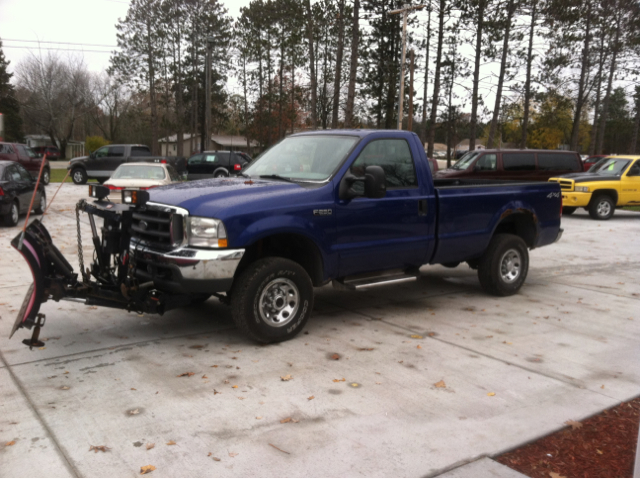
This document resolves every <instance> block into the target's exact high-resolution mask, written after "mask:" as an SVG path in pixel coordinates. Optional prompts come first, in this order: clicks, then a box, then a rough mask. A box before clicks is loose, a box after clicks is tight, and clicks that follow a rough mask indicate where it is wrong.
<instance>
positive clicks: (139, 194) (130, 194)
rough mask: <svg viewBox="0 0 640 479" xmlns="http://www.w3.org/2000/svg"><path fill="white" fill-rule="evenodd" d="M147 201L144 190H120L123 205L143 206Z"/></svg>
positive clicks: (147, 195)
mask: <svg viewBox="0 0 640 479" xmlns="http://www.w3.org/2000/svg"><path fill="white" fill-rule="evenodd" d="M147 201H149V192H148V191H144V190H122V203H124V204H125V205H138V206H140V205H144V204H145V203H146V202H147Z"/></svg>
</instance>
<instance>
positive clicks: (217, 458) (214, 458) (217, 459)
mask: <svg viewBox="0 0 640 479" xmlns="http://www.w3.org/2000/svg"><path fill="white" fill-rule="evenodd" d="M211 459H213V460H214V461H218V462H220V458H219V457H215V456H214V457H212V458H211Z"/></svg>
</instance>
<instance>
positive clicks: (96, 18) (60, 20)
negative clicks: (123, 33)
mask: <svg viewBox="0 0 640 479" xmlns="http://www.w3.org/2000/svg"><path fill="white" fill-rule="evenodd" d="M222 3H223V4H224V5H225V6H226V8H227V9H228V10H229V15H231V16H232V17H233V18H237V17H238V15H239V13H240V8H241V7H242V6H245V5H248V4H249V0H233V1H231V0H228V1H225V2H222ZM128 7H129V2H128V1H127V0H0V38H2V42H3V51H4V54H5V57H6V58H7V60H9V61H10V62H11V64H10V66H9V69H10V71H12V72H13V71H15V67H16V65H17V64H18V63H19V62H20V60H21V59H23V58H25V57H27V56H28V55H33V54H35V55H38V54H39V51H41V52H42V53H43V54H45V53H47V51H48V50H47V49H54V50H58V51H59V52H63V54H71V55H80V56H83V57H84V60H85V62H86V64H87V66H88V68H89V70H91V71H95V72H100V71H104V70H105V69H106V68H107V67H108V66H109V57H110V52H111V50H113V49H115V47H116V28H115V25H116V23H118V18H124V17H125V16H126V15H127V9H128ZM38 42H39V43H38ZM49 42H51V43H49ZM53 42H61V43H53ZM70 43H73V45H70ZM39 49H40V50H39ZM65 50H68V53H64V51H65Z"/></svg>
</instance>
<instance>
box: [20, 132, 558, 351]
mask: <svg viewBox="0 0 640 479" xmlns="http://www.w3.org/2000/svg"><path fill="white" fill-rule="evenodd" d="M109 193H110V191H109V190H108V189H106V188H104V187H101V186H97V185H96V186H90V195H91V196H93V197H95V198H96V200H95V201H94V202H85V201H81V202H80V203H79V204H78V207H77V209H78V211H82V212H84V213H87V214H88V215H89V219H90V223H91V225H92V230H93V238H92V239H93V243H94V245H95V248H96V254H95V261H94V262H93V263H92V264H91V266H90V268H87V269H86V270H85V266H84V264H83V262H82V258H80V268H81V271H80V274H81V278H80V279H78V275H77V274H76V273H74V272H73V269H72V268H71V266H70V265H69V263H68V262H67V261H66V259H64V258H63V257H62V255H61V254H60V253H59V251H58V250H57V249H56V248H55V246H54V245H53V244H52V243H51V239H50V237H49V235H48V233H47V231H46V228H44V226H43V225H42V224H40V223H39V222H37V221H36V222H34V223H33V224H32V225H31V226H30V227H29V228H28V229H27V232H26V234H25V235H24V237H21V236H20V235H19V236H17V237H16V238H15V239H14V240H13V242H12V243H13V245H14V246H15V247H16V248H18V249H19V250H20V252H21V253H22V254H23V256H24V257H25V259H26V260H27V261H28V262H29V264H30V266H31V268H32V271H34V286H33V287H32V289H31V290H30V292H29V293H28V294H27V298H25V306H24V307H23V308H22V310H21V312H20V314H19V315H18V318H17V319H16V325H15V327H14V331H15V330H16V329H18V328H19V327H21V326H25V327H31V326H34V325H35V326H36V331H38V330H39V324H41V319H39V318H40V317H41V316H42V315H38V310H39V307H40V303H41V302H42V301H45V300H46V299H54V300H59V299H69V300H74V301H82V302H85V303H86V304H92V305H98V306H107V307H116V308H122V309H127V310H129V311H138V312H140V311H144V312H150V313H163V312H164V311H166V310H168V309H172V308H177V307H181V306H185V305H188V304H192V303H194V302H199V301H203V300H206V299H207V298H209V297H210V296H211V295H215V296H217V297H218V298H219V299H220V300H221V301H223V302H224V303H226V304H229V305H230V307H231V310H232V315H233V318H234V320H235V322H236V324H237V325H238V327H239V328H240V329H241V330H243V331H244V332H246V333H247V334H248V335H249V336H250V337H251V338H253V339H255V340H257V341H259V342H264V343H268V342H277V341H283V340H287V339H290V338H292V337H294V336H295V335H296V334H298V333H299V332H300V330H301V329H302V328H303V326H304V325H305V323H306V322H307V320H308V319H309V316H310V314H311V311H312V310H313V300H314V293H313V288H314V287H320V286H323V285H326V284H328V283H330V282H332V283H333V285H334V286H335V287H338V288H343V289H345V288H346V289H354V290H355V289H357V288H360V287H371V286H373V285H380V284H385V283H394V282H398V281H405V280H410V279H415V278H416V277H417V276H418V275H419V274H420V273H419V268H420V267H421V266H423V265H429V264H443V265H445V266H449V267H455V266H457V265H459V264H460V263H462V262H466V263H467V264H468V265H469V266H470V267H471V268H473V269H477V271H478V278H479V281H480V284H481V286H482V288H483V289H484V290H485V291H487V292H488V293H490V294H494V295H499V296H507V295H512V294H515V293H517V292H518V290H519V289H520V288H521V287H522V285H523V283H524V281H525V278H526V276H527V271H528V268H529V256H528V250H529V249H533V248H538V247H540V246H545V245H548V244H551V243H553V242H555V241H557V240H558V239H559V238H560V236H561V234H562V229H561V228H560V220H561V210H562V199H561V193H560V186H559V185H558V184H557V183H546V182H535V183H523V182H501V181H490V180H472V179H442V180H435V181H434V179H433V178H432V176H431V171H430V168H429V165H428V162H427V158H426V156H425V153H424V149H423V148H422V145H421V143H420V140H419V139H418V137H417V136H416V135H415V134H413V133H409V132H405V131H372V130H334V131H322V132H309V133H300V134H296V135H292V136H290V137H287V138H286V139H284V140H283V141H281V142H280V143H278V144H277V145H275V146H273V147H272V148H271V149H270V150H268V151H266V152H265V153H264V154H263V155H261V156H260V157H259V158H257V159H256V160H254V161H253V162H252V163H251V164H250V165H248V166H247V167H245V168H244V169H243V171H242V172H241V174H240V176H238V177H234V178H224V179H219V178H216V179H209V180H201V181H195V182H185V183H180V184H176V185H170V186H166V187H160V188H156V189H153V190H151V191H148V192H147V191H126V190H125V191H123V192H122V204H114V203H112V202H110V201H109V198H108V194H109ZM95 216H97V217H101V218H102V219H103V227H102V238H100V237H99V235H98V231H97V229H98V228H97V227H96V226H95V221H94V219H93V218H94V217H95ZM21 241H22V243H21ZM25 245H26V246H27V247H25ZM12 333H13V332H12ZM34 336H35V340H36V342H34V341H33V338H32V340H31V343H29V341H28V340H25V342H26V343H27V344H30V345H33V344H37V334H36V332H34Z"/></svg>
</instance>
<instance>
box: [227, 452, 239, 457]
mask: <svg viewBox="0 0 640 479" xmlns="http://www.w3.org/2000/svg"><path fill="white" fill-rule="evenodd" d="M238 454H240V453H239V452H230V453H229V457H236V456H237V455H238Z"/></svg>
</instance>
